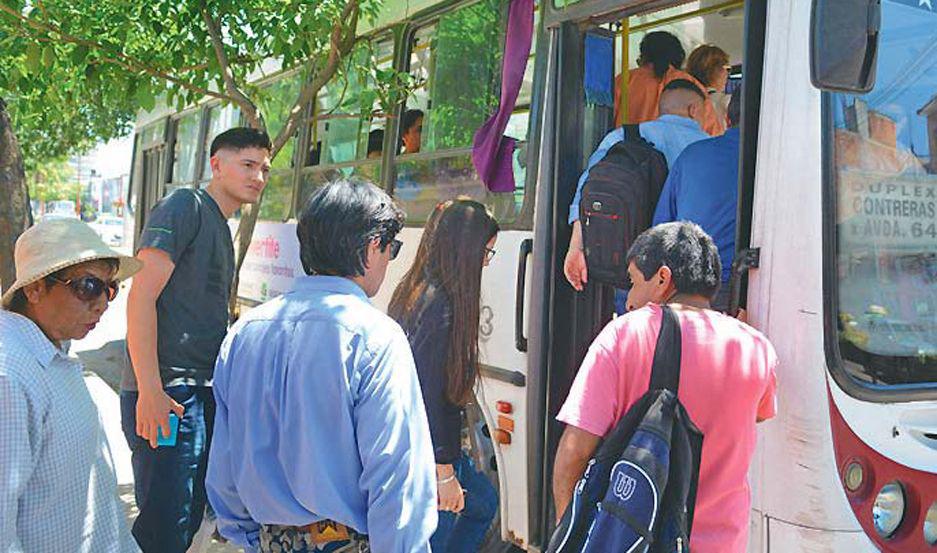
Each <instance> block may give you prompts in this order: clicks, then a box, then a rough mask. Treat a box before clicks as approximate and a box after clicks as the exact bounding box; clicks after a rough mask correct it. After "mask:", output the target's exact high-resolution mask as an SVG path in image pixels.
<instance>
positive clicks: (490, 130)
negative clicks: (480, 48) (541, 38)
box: [472, 0, 534, 192]
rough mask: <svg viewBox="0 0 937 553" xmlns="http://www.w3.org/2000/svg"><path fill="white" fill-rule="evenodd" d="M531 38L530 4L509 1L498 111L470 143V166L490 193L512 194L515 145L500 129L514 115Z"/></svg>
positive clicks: (529, 0)
mask: <svg viewBox="0 0 937 553" xmlns="http://www.w3.org/2000/svg"><path fill="white" fill-rule="evenodd" d="M533 34H534V0H512V2H511V8H510V11H509V12H508V28H507V35H506V37H505V40H504V65H503V66H502V69H501V103H500V104H498V111H497V112H495V114H494V115H492V116H491V117H490V118H489V119H488V120H487V121H485V124H484V125H482V126H481V127H480V128H479V129H478V131H476V132H475V139H474V140H473V142H472V163H474V164H475V170H476V171H477V172H478V176H479V177H481V180H482V182H484V183H485V186H487V187H488V190H491V191H492V192H513V191H514V168H513V165H512V164H513V155H514V146H515V143H516V141H515V140H514V139H513V138H509V137H506V136H504V129H505V128H506V127H507V124H508V119H509V118H510V117H511V112H512V111H514V105H515V104H516V103H517V95H518V94H519V93H520V90H521V84H522V83H523V81H524V69H525V68H526V67H527V57H528V56H530V43H531V39H532V38H533Z"/></svg>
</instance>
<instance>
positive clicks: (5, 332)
mask: <svg viewBox="0 0 937 553" xmlns="http://www.w3.org/2000/svg"><path fill="white" fill-rule="evenodd" d="M136 550H137V549H136V546H135V544H134V543H133V539H132V538H131V537H130V533H129V532H128V531H127V524H126V521H125V514H124V510H123V508H122V506H121V503H120V501H119V499H118V497H117V478H116V476H115V474H114V464H113V461H112V459H111V454H110V450H109V449H108V445H107V438H106V437H105V434H104V428H103V426H102V424H101V421H100V419H99V416H98V410H97V407H96V406H95V404H94V401H93V400H92V398H91V395H90V394H89V393H88V389H87V387H86V386H85V382H84V378H83V376H82V367H81V364H80V363H79V362H78V360H77V359H75V358H70V357H69V356H68V355H67V353H66V352H65V351H64V350H62V349H58V348H56V347H55V345H53V343H52V342H51V341H50V340H49V339H48V338H47V337H46V336H45V335H44V334H43V333H42V331H41V330H40V329H39V327H38V326H37V325H36V324H35V323H34V322H33V321H32V320H30V319H28V318H26V317H24V316H22V315H18V314H16V313H13V312H10V311H6V310H0V552H2V553H7V552H20V551H26V552H42V553H59V552H61V553H110V552H123V551H136Z"/></svg>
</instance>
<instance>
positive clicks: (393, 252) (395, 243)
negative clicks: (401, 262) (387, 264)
mask: <svg viewBox="0 0 937 553" xmlns="http://www.w3.org/2000/svg"><path fill="white" fill-rule="evenodd" d="M401 247H403V242H401V241H400V240H391V242H390V258H391V260H394V259H397V255H398V254H399V253H400V248H401Z"/></svg>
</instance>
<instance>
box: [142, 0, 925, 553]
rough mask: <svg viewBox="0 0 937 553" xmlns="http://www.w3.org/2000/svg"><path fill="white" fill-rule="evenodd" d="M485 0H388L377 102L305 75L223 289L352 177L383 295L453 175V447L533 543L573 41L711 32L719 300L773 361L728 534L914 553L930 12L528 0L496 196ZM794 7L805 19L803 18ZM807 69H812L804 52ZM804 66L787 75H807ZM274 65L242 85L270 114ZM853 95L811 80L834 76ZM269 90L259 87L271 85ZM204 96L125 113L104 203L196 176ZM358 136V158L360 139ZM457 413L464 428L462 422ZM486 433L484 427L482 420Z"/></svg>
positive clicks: (292, 248)
mask: <svg viewBox="0 0 937 553" xmlns="http://www.w3.org/2000/svg"><path fill="white" fill-rule="evenodd" d="M507 4H508V2H507V1H506V0H480V1H477V0H470V1H458V0H457V1H444V2H435V1H433V0H421V1H418V2H413V1H410V2H398V1H393V2H388V3H387V5H386V6H385V12H386V13H385V15H384V16H382V17H381V18H379V21H380V23H378V24H376V26H373V28H368V29H362V33H363V34H364V35H366V37H367V38H368V40H370V41H371V43H372V45H373V52H374V58H373V60H372V62H373V63H376V64H380V65H382V66H385V67H391V66H392V67H394V68H396V69H398V70H401V71H409V72H411V73H413V74H414V75H417V76H419V77H421V78H422V79H423V82H424V86H423V87H422V88H420V89H419V90H417V91H416V92H415V93H414V95H413V96H412V97H410V98H408V99H407V102H406V105H401V106H400V107H399V108H398V110H397V111H396V113H394V114H393V117H388V118H377V117H372V112H370V111H369V112H368V113H359V112H356V111H354V110H351V111H349V110H345V109H344V108H342V107H341V105H343V104H341V103H340V98H341V97H342V95H343V94H346V95H347V94H352V93H354V92H355V90H360V88H361V87H363V86H367V84H366V83H354V82H351V83H341V82H335V83H332V84H330V85H329V86H328V87H327V88H326V89H324V90H323V91H322V93H321V94H320V95H319V97H318V98H317V99H316V100H315V101H314V102H312V103H311V105H309V106H308V107H307V112H306V113H307V117H306V119H305V121H304V122H303V125H302V128H301V129H300V130H299V132H298V133H297V135H296V136H295V137H294V138H293V139H292V140H291V142H290V144H289V145H288V146H287V148H286V149H285V150H284V151H283V152H282V153H281V154H280V155H279V156H278V157H277V159H276V160H275V162H274V170H273V172H272V175H271V179H270V183H269V185H268V187H269V190H268V191H267V192H266V194H265V198H264V203H263V206H262V208H261V211H260V218H261V221H260V222H259V223H258V225H257V228H256V230H255V232H254V235H253V242H252V243H251V246H250V254H249V256H248V258H247V260H246V263H245V265H244V269H243V270H242V273H241V284H240V288H239V295H240V296H241V299H242V301H243V302H244V304H245V305H252V304H256V303H257V302H262V301H264V300H266V299H268V298H270V297H273V296H275V295H277V294H279V293H281V292H282V291H284V290H286V289H288V287H289V286H290V283H291V280H292V279H293V278H295V277H296V276H297V275H300V274H301V267H300V264H299V256H298V244H297V243H296V238H295V225H296V222H295V214H296V213H297V211H298V207H299V206H300V205H301V204H302V202H303V201H304V200H305V198H306V197H307V196H308V195H309V192H310V190H312V189H314V188H315V187H316V186H318V185H320V184H321V183H323V182H326V181H328V180H329V179H332V178H335V177H336V176H340V175H358V176H363V177H366V178H368V179H370V180H372V181H374V182H375V183H377V184H378V185H380V186H382V187H383V188H384V189H386V190H387V191H388V192H390V193H391V194H392V195H393V196H394V197H395V198H396V201H398V202H399V203H400V205H401V206H402V207H403V208H404V209H405V210H406V212H407V214H408V222H407V227H406V229H405V230H404V231H403V235H402V237H401V239H402V240H403V242H404V247H403V250H402V253H401V256H400V257H399V258H398V260H397V261H395V262H394V263H393V264H392V269H391V270H390V271H389V272H388V278H387V280H386V281H385V284H384V287H383V289H382V291H381V293H380V295H379V296H378V297H377V298H376V299H375V301H376V303H377V304H379V305H386V303H387V301H388V299H389V297H390V295H391V293H392V292H393V289H394V287H395V285H396V283H397V281H398V279H399V278H400V277H401V275H403V273H404V272H405V270H406V269H407V267H408V265H409V263H410V262H411V261H412V258H413V254H414V252H415V250H416V246H417V244H418V242H419V239H420V233H421V226H422V223H423V222H424V220H425V218H426V216H427V214H428V213H429V212H430V210H431V209H432V208H433V206H434V205H435V204H436V203H437V202H438V201H440V200H444V199H448V198H451V197H454V196H456V195H468V196H471V197H473V198H476V199H478V200H480V201H482V202H484V203H485V204H486V205H488V206H489V207H490V208H491V210H492V212H493V213H494V214H495V215H496V217H497V218H498V219H499V221H500V222H501V225H502V228H503V229H504V230H503V232H502V233H501V235H500V237H499V239H498V247H497V249H498V255H497V256H495V258H494V259H493V260H492V263H491V265H490V266H489V268H487V269H486V270H485V271H484V277H483V279H484V281H483V308H482V317H481V332H480V336H481V342H482V343H481V364H482V365H481V383H480V386H479V388H478V394H477V404H478V405H477V407H478V409H477V412H480V414H481V416H482V418H483V420H482V421H480V422H479V423H478V424H471V425H470V428H471V430H472V432H471V434H472V437H473V438H475V439H474V440H473V441H474V442H475V444H476V451H475V452H474V453H475V454H476V455H477V456H479V457H480V458H481V460H482V461H483V466H485V467H487V468H488V469H489V474H490V475H491V477H492V478H493V480H494V481H496V482H497V484H498V486H499V489H500V501H501V504H500V507H501V508H500V529H499V532H500V537H501V539H502V540H503V541H504V542H506V543H509V544H512V545H513V546H514V547H519V548H521V549H525V550H528V551H540V550H543V549H544V548H545V547H546V544H547V542H548V541H549V538H550V533H551V531H552V528H553V521H554V513H553V512H552V497H551V486H550V476H551V473H552V463H553V456H554V452H555V447H556V443H557V440H558V437H559V434H560V432H561V430H562V428H561V425H560V424H558V423H557V422H556V421H555V420H554V416H555V415H556V413H557V411H558V409H559V406H560V405H561V403H562V401H563V400H564V399H565V396H566V394H567V392H568V390H569V386H570V384H571V382H572V379H573V377H574V375H575V373H576V370H577V368H578V365H579V362H580V360H581V359H582V356H583V355H584V353H585V350H586V348H587V347H588V345H589V343H590V341H591V339H592V338H593V337H594V336H595V334H596V333H597V332H598V330H599V329H600V328H601V326H602V325H603V324H604V323H605V322H606V321H608V320H609V318H610V317H611V303H610V301H609V289H607V288H606V287H603V286H596V285H590V286H588V287H587V288H586V290H585V291H584V292H582V293H576V292H574V290H573V289H572V288H571V287H570V286H569V284H568V283H567V282H566V280H565V279H564V277H563V271H562V264H563V259H564V256H565V253H566V246H567V244H568V243H569V233H570V227H569V226H568V225H567V223H566V218H567V213H568V209H569V203H570V200H571V199H572V196H573V192H574V190H575V186H576V181H577V178H578V176H579V174H580V172H581V171H582V169H583V168H584V165H585V161H586V159H587V157H588V155H589V154H590V153H591V152H592V150H593V148H594V147H595V146H596V145H597V143H598V141H599V140H600V139H601V138H602V136H603V135H604V134H605V133H606V132H607V131H608V130H609V129H610V128H611V126H612V124H613V122H612V113H613V110H612V108H611V107H610V106H603V105H596V104H590V103H587V102H586V100H585V96H584V92H583V73H584V65H585V63H584V59H585V57H586V56H587V55H592V54H591V53H587V52H586V51H585V47H584V44H585V37H586V35H587V34H595V35H600V36H604V37H612V38H613V39H614V43H615V56H616V60H615V63H614V64H613V70H614V71H615V72H616V73H620V72H621V71H622V70H627V69H629V68H632V67H635V59H636V57H637V45H638V44H639V42H640V40H641V38H642V37H643V36H644V35H645V34H646V33H648V32H650V31H655V30H667V31H669V32H671V33H673V34H675V35H677V36H678V37H679V38H680V39H681V41H682V42H683V45H684V47H685V48H686V49H687V51H689V50H691V49H692V48H693V47H695V46H697V45H699V44H703V43H713V44H716V45H718V46H720V47H721V48H722V49H723V50H725V51H726V52H727V53H728V54H729V55H730V58H731V63H732V64H733V65H734V66H735V67H736V68H735V69H734V77H738V78H740V79H741V83H742V85H741V88H740V90H738V91H736V92H735V93H737V94H743V108H742V111H743V114H742V124H741V126H742V129H741V136H742V143H741V156H740V157H741V163H740V171H739V175H740V176H739V196H738V212H737V240H736V244H737V250H738V254H737V256H736V257H737V259H739V260H742V261H743V263H740V264H739V265H738V267H737V268H736V269H737V270H736V271H735V275H734V277H733V281H732V286H733V290H734V291H735V292H736V302H739V301H740V302H741V303H742V304H744V305H745V306H746V308H747V310H748V316H749V321H750V323H751V324H752V325H753V326H755V327H757V328H759V329H760V330H762V331H763V332H765V334H767V335H768V337H770V339H771V340H772V342H773V343H774V345H775V347H776V348H777V351H778V354H779V357H780V366H779V368H778V379H779V388H778V394H779V412H778V416H777V417H776V418H775V419H773V420H772V421H769V422H767V423H765V424H763V425H761V426H760V427H759V429H760V437H759V445H758V449H757V452H756V457H755V460H754V462H753V465H752V468H751V472H750V481H751V485H752V493H753V502H752V513H751V515H752V516H751V531H750V540H749V551H751V552H769V551H770V552H788V551H790V552H794V551H797V552H799V551H817V552H820V551H831V552H833V551H836V552H847V551H848V552H853V551H875V550H877V549H878V550H884V551H913V552H918V551H920V552H924V551H937V548H935V545H934V544H935V543H937V228H935V225H937V218H935V205H937V199H935V195H937V176H935V173H937V13H935V11H934V7H933V6H932V5H931V2H930V1H929V0H881V2H879V0H813V1H810V0H772V1H770V2H768V1H766V0H749V1H738V0H736V1H720V0H695V1H674V0H669V1H668V0H541V2H540V3H539V4H538V6H537V8H536V18H535V21H536V26H535V28H536V31H535V40H534V46H533V49H532V51H531V54H530V58H529V61H528V66H527V73H526V75H525V82H524V86H523V87H522V90H521V95H520V99H519V100H518V103H517V107H516V108H515V111H514V113H513V116H512V117H511V120H510V123H509V125H508V129H507V131H506V134H508V135H510V136H512V137H514V138H516V139H517V140H518V142H517V148H516V150H515V154H514V166H515V180H516V182H517V189H516V190H515V191H514V192H506V193H492V192H489V191H488V190H487V189H486V188H485V186H484V185H483V184H482V183H481V182H480V180H479V179H478V177H477V175H476V174H475V171H474V169H473V166H472V163H471V159H470V154H471V144H472V135H473V133H474V131H475V129H477V128H478V126H479V125H481V123H482V122H483V121H484V120H485V119H486V118H487V117H488V116H489V115H490V114H491V113H493V111H494V110H495V108H496V106H497V102H498V91H499V86H500V83H499V79H500V69H501V56H502V53H501V49H502V44H503V38H504V32H505V22H506V14H507V9H506V8H507ZM814 15H815V17H812V16H814ZM811 67H813V68H814V69H815V71H813V73H812V72H811ZM812 77H813V79H812ZM297 79H298V77H297V76H294V75H289V74H280V75H274V76H271V77H270V78H267V79H265V80H261V81H259V82H261V83H262V84H264V85H265V86H269V87H271V92H272V97H273V98H274V100H275V99H276V98H282V103H283V104H284V105H283V109H279V111H278V108H277V106H276V105H272V106H267V119H268V122H269V124H270V126H271V127H272V131H273V132H275V131H276V130H277V128H278V124H279V122H280V121H282V118H283V116H284V114H285V109H286V108H285V106H286V103H287V102H289V101H290V100H291V99H292V98H294V97H295V93H296V86H297V83H298V81H297ZM862 85H868V86H867V88H868V91H867V92H865V93H850V92H836V90H840V91H842V90H850V89H851V90H857V89H859V88H862ZM278 94H281V95H279V96H278ZM410 108H419V109H421V110H422V111H423V112H424V113H425V118H424V122H423V140H422V149H421V151H420V152H419V153H401V150H400V148H399V147H398V144H399V140H400V128H399V123H398V122H399V121H400V117H401V115H402V113H403V111H404V110H405V109H410ZM238 121H239V115H238V114H237V112H236V110H234V109H232V108H229V107H226V108H222V107H220V106H218V105H217V104H214V103H212V102H210V101H206V102H205V103H204V104H201V105H198V106H193V107H192V108H190V109H187V110H185V111H183V112H172V111H170V110H168V109H167V110H164V111H157V112H154V113H148V114H145V115H143V116H141V117H140V119H139V121H138V125H137V137H136V147H135V159H134V172H133V178H132V186H131V190H130V198H128V200H129V201H128V206H133V209H134V215H135V217H136V225H137V227H136V228H137V230H138V232H139V229H140V227H141V225H142V223H143V221H144V219H145V215H146V213H147V211H148V209H150V208H151V207H152V205H153V204H154V203H155V202H156V201H157V200H158V199H159V198H161V197H162V196H164V195H165V194H166V193H168V192H169V191H171V190H173V189H174V188H177V187H180V186H200V185H202V184H204V183H205V182H207V180H208V177H209V176H210V175H209V171H208V161H207V156H206V147H207V145H208V144H209V143H210V141H211V139H212V138H213V137H214V136H215V135H216V134H217V133H219V132H221V131H223V130H224V129H226V128H228V127H230V126H233V125H236V124H237V123H238ZM374 129H382V130H383V131H384V142H383V150H382V154H381V156H380V157H379V158H369V157H368V156H367V151H366V145H367V142H368V140H367V139H368V133H369V132H370V131H371V130H374ZM476 431H477V432H476ZM485 436H490V437H491V438H492V440H490V441H489V440H487V439H486V438H485Z"/></svg>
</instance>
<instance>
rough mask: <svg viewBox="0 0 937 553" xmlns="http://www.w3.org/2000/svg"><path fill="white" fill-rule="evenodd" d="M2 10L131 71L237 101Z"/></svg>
mask: <svg viewBox="0 0 937 553" xmlns="http://www.w3.org/2000/svg"><path fill="white" fill-rule="evenodd" d="M0 12H3V13H6V14H7V15H10V16H12V17H13V18H15V19H17V20H18V21H19V22H20V23H21V24H25V25H26V26H27V27H29V28H31V29H33V30H34V31H38V32H40V33H45V34H56V35H58V36H59V38H60V39H61V40H62V41H63V42H67V43H70V44H79V45H81V46H87V47H88V48H93V49H94V50H97V51H99V52H101V53H103V54H104V55H102V56H101V57H100V59H101V61H104V62H106V63H111V64H113V65H116V66H118V67H121V68H123V69H125V70H127V71H129V72H131V73H146V74H147V75H149V76H151V77H155V78H157V79H162V80H164V81H167V82H170V83H173V84H175V85H178V86H180V87H182V88H184V89H186V90H189V91H191V92H195V93H196V94H203V95H205V96H211V97H214V98H218V99H221V100H227V101H229V102H233V101H235V99H234V98H232V97H230V96H229V95H227V94H223V93H220V92H215V91H212V90H209V89H207V88H202V87H200V86H196V85H194V84H192V83H190V82H188V81H185V80H184V79H181V78H179V77H176V76H174V75H171V74H169V73H166V72H165V71H162V70H160V69H156V68H154V67H150V66H149V65H147V64H145V63H143V62H141V61H140V60H138V59H136V58H134V57H132V56H128V55H126V54H124V53H122V52H110V51H108V49H107V48H105V47H104V46H103V45H101V44H99V43H97V42H94V41H93V40H88V39H84V38H81V37H77V36H74V35H71V34H68V33H66V32H64V31H62V30H61V29H60V28H59V27H57V26H55V25H53V24H51V23H42V22H39V21H34V20H32V19H29V18H28V17H25V16H23V15H22V14H21V13H19V12H18V11H17V10H15V9H13V8H11V7H9V6H6V5H4V4H0ZM30 36H32V37H33V38H34V39H36V40H40V39H41V38H42V37H40V36H36V35H30Z"/></svg>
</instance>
